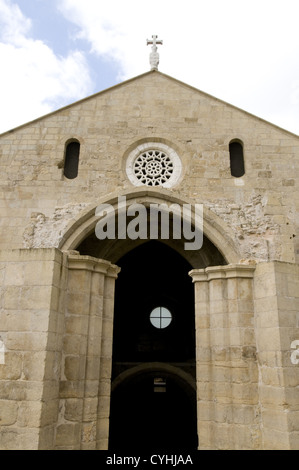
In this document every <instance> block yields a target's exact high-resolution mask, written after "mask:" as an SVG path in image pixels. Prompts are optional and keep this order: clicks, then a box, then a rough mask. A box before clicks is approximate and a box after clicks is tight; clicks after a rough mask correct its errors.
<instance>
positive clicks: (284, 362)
mask: <svg viewBox="0 0 299 470" xmlns="http://www.w3.org/2000/svg"><path fill="white" fill-rule="evenodd" d="M254 296H255V332H256V344H257V351H258V359H259V395H260V404H261V416H262V429H263V448H265V449H299V363H298V361H296V360H295V361H294V360H292V353H293V352H294V350H293V349H292V343H293V341H298V340H299V313H298V312H299V266H298V265H293V264H289V263H279V262H274V263H261V264H259V265H257V268H256V273H255V279H254ZM298 344H299V342H298ZM296 357H297V356H296Z"/></svg>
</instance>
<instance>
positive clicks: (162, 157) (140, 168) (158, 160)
mask: <svg viewBox="0 0 299 470" xmlns="http://www.w3.org/2000/svg"><path fill="white" fill-rule="evenodd" d="M134 173H135V176H136V178H137V179H138V180H139V181H140V182H141V183H143V184H145V185H147V186H160V185H162V184H163V183H166V182H167V181H168V180H169V179H170V178H171V176H172V174H173V162H172V161H171V159H170V157H168V156H167V155H166V154H165V153H164V152H159V151H157V150H149V151H147V152H144V153H143V154H141V155H140V156H139V157H138V158H136V160H135V163H134Z"/></svg>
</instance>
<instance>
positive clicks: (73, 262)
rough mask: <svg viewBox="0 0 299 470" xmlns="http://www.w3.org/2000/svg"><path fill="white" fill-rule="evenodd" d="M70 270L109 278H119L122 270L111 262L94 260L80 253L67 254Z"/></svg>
mask: <svg viewBox="0 0 299 470" xmlns="http://www.w3.org/2000/svg"><path fill="white" fill-rule="evenodd" d="M67 260H68V269H77V270H85V271H91V272H96V273H102V274H106V276H108V277H113V278H115V279H116V278H117V276H118V273H119V272H120V268H119V267H118V266H116V265H115V264H112V263H111V262H110V261H107V260H104V259H99V258H94V257H93V256H85V255H80V254H79V253H78V254H77V253H75V252H69V253H67Z"/></svg>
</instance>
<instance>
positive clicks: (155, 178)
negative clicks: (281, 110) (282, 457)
mask: <svg viewBox="0 0 299 470" xmlns="http://www.w3.org/2000/svg"><path fill="white" fill-rule="evenodd" d="M0 165H1V172H0V179H1V190H0V215H1V218H0V220H1V224H0V250H1V251H0V449H36V450H37V449H53V450H56V449H57V450H58V449H73V450H77V449H84V450H91V449H95V450H96V449H99V450H106V449H128V448H131V449H134V448H135V449H143V448H144V449H147V450H148V449H150V448H151V446H153V450H155V449H156V448H160V447H162V448H163V447H164V448H167V449H170V448H172V447H175V448H176V449H182V450H184V449H188V450H189V449H197V448H198V449H203V450H204V449H299V352H298V348H299V264H298V263H299V241H298V235H299V232H298V210H299V191H298V185H299V137H298V136H296V135H293V134H291V133H289V132H287V131H285V130H282V129H280V128H278V127H276V126H274V125H272V124H270V123H268V122H266V121H263V120H261V119H259V118H257V117H255V116H252V115H250V114H248V113H246V112H245V111H242V110H240V109H237V108H235V107H233V106H231V105H229V104H227V103H224V102H222V101H220V100H218V99H216V98H214V97H211V96H209V95H207V94H205V93H203V92H201V91H199V90H197V89H194V88H192V87H190V86H188V85H186V84H184V83H181V82H179V81H177V80H175V79H173V78H172V77H169V76H167V75H165V74H162V73H160V72H158V71H156V70H153V71H150V72H148V73H145V74H144V75H141V76H138V77H136V78H134V79H132V80H129V81H126V82H124V83H121V84H119V85H117V86H115V87H113V88H110V89H108V90H105V91H103V92H101V93H98V94H96V95H94V96H91V97H89V98H87V99H85V100H82V101H79V102H77V103H74V104H73V105H71V106H68V107H66V108H63V109H61V110H58V111H56V112H54V113H51V114H49V115H47V116H44V117H42V118H40V119H37V120H36V121H33V122H31V123H28V124H25V125H23V126H21V127H19V128H16V129H14V130H12V131H9V132H6V133H4V134H2V135H1V136H0ZM120 198H121V201H122V204H123V209H124V210H127V209H129V208H131V210H132V207H133V208H137V209H138V208H139V209H140V207H141V206H142V207H143V208H145V210H146V214H147V215H149V214H150V208H151V206H153V205H157V204H158V205H159V207H164V208H165V207H169V206H171V205H176V207H183V205H185V206H188V207H191V215H190V217H191V222H192V227H193V228H196V224H197V221H196V217H195V213H194V211H193V208H194V207H195V205H196V204H197V205H202V207H203V244H202V247H201V248H200V249H196V250H186V249H185V243H186V239H187V237H186V233H184V234H183V235H184V236H183V237H181V238H180V239H179V238H176V237H175V236H169V237H168V238H167V237H166V238H163V237H162V236H161V234H160V235H159V236H158V238H157V239H155V240H146V239H138V238H137V239H134V238H133V239H132V237H129V235H128V233H126V232H125V233H124V232H120V231H118V236H117V237H115V239H113V238H111V239H108V238H107V239H106V240H100V239H99V238H98V237H97V236H96V235H95V231H96V226H97V222H98V221H99V217H98V214H97V212H96V209H97V208H98V207H99V206H101V207H103V206H102V205H103V204H106V205H107V206H106V207H109V208H110V210H112V211H114V214H115V215H117V216H118V217H120V215H121V214H120V212H121V211H120V206H119V201H120ZM108 205H109V206H108ZM165 210H166V209H165ZM166 212H167V210H166ZM132 216H133V213H132V212H130V213H129V212H128V217H129V218H128V220H127V221H126V223H127V224H129V223H130V222H132V220H134V219H133V217H132ZM159 220H160V219H159ZM147 222H148V219H147ZM117 223H118V227H119V226H120V219H118V222H117ZM174 224H175V222H174V216H173V217H172V218H171V217H170V219H169V225H170V226H171V227H172V228H173V226H174ZM159 233H160V232H159ZM157 312H158V313H157Z"/></svg>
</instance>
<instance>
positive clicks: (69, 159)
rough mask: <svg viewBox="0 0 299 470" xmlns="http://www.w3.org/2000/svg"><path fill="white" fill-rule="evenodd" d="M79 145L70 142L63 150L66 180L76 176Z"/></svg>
mask: <svg viewBox="0 0 299 470" xmlns="http://www.w3.org/2000/svg"><path fill="white" fill-rule="evenodd" d="M79 155H80V144H79V142H70V143H69V144H67V146H66V149H65V161H64V176H65V177H66V178H68V179H74V178H77V176H78V168H79Z"/></svg>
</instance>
